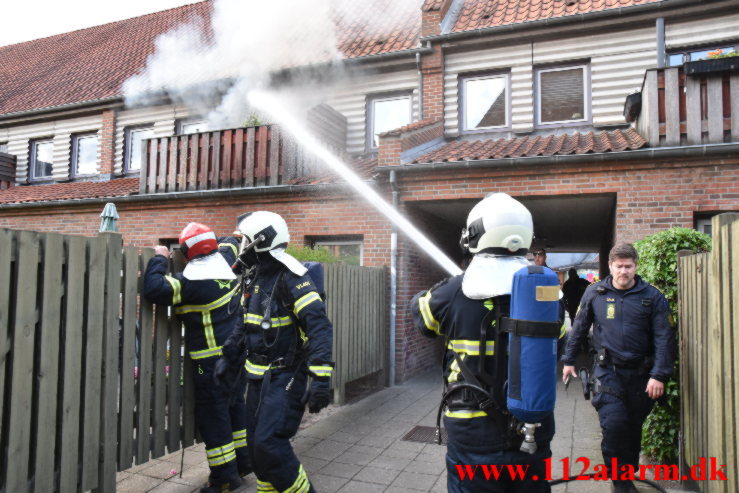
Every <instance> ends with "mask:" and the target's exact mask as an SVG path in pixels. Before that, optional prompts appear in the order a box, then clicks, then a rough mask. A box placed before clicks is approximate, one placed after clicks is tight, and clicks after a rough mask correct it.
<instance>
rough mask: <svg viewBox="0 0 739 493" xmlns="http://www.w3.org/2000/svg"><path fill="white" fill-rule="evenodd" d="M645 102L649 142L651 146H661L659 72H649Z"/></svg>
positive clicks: (645, 89) (646, 77)
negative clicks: (658, 92)
mask: <svg viewBox="0 0 739 493" xmlns="http://www.w3.org/2000/svg"><path fill="white" fill-rule="evenodd" d="M644 92H645V94H644V101H645V106H646V107H645V110H646V118H647V120H648V121H647V131H648V135H647V140H648V141H649V145H650V146H652V147H656V146H658V145H659V97H658V94H657V72H656V71H654V70H648V71H647V73H646V75H645V80H644Z"/></svg>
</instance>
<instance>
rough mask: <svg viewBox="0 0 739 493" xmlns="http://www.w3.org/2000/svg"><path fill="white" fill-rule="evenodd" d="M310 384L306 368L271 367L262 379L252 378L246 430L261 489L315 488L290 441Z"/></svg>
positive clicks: (247, 401)
mask: <svg viewBox="0 0 739 493" xmlns="http://www.w3.org/2000/svg"><path fill="white" fill-rule="evenodd" d="M292 378H294V380H293V382H292V384H291V385H290V389H289V390H288V389H287V387H288V383H289V382H290V380H291V379H292ZM306 384H307V373H306V371H305V370H304V369H302V368H301V369H299V370H294V369H280V370H270V371H267V372H266V373H265V374H264V378H263V379H262V380H249V384H248V388H247V395H246V430H247V434H248V435H249V443H248V450H249V457H250V459H251V463H252V466H253V467H254V473H255V474H256V476H257V489H258V491H264V492H271V491H278V492H283V491H286V490H290V491H296V492H301V493H304V492H308V491H311V492H313V491H315V490H314V489H313V487H312V486H311V484H310V481H309V480H308V476H307V474H306V473H305V470H304V469H303V466H302V465H301V464H300V461H299V460H298V458H297V456H296V455H295V452H294V451H293V448H292V445H291V444H290V438H292V437H293V436H295V434H296V433H297V432H298V427H299V426H300V420H301V419H302V418H303V413H304V412H305V403H304V402H303V397H304V395H305V391H306Z"/></svg>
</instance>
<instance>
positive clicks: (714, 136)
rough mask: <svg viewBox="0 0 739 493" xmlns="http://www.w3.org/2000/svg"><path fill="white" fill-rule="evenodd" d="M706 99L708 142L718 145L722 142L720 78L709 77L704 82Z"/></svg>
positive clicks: (721, 92)
mask: <svg viewBox="0 0 739 493" xmlns="http://www.w3.org/2000/svg"><path fill="white" fill-rule="evenodd" d="M706 85H707V88H706V96H707V98H708V142H709V143H710V144H720V143H722V142H723V141H724V110H723V88H722V87H721V86H722V82H721V77H711V78H709V79H708V81H707V82H706Z"/></svg>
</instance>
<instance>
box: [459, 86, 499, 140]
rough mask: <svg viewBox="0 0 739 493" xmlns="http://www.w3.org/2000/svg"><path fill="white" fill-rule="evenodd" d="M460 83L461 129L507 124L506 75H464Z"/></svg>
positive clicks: (477, 128)
mask: <svg viewBox="0 0 739 493" xmlns="http://www.w3.org/2000/svg"><path fill="white" fill-rule="evenodd" d="M461 85H462V87H461V100H462V104H461V109H462V113H461V115H462V130H465V131H472V130H482V129H488V128H500V127H507V126H508V75H506V74H502V75H488V76H479V77H465V78H463V79H462V81H461Z"/></svg>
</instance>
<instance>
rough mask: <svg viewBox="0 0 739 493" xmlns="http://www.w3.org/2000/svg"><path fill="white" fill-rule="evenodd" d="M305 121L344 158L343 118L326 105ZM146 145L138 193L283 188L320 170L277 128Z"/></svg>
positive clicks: (152, 141) (161, 140) (238, 130)
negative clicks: (278, 186)
mask: <svg viewBox="0 0 739 493" xmlns="http://www.w3.org/2000/svg"><path fill="white" fill-rule="evenodd" d="M306 116H307V125H308V128H309V130H310V131H311V132H312V133H313V135H315V136H316V138H317V139H318V140H319V141H321V142H323V143H324V144H325V145H326V146H327V147H328V148H329V149H331V150H332V151H334V152H335V153H337V154H339V155H342V154H343V152H344V149H343V146H344V145H345V142H346V118H344V116H343V115H341V114H340V113H338V112H336V111H335V110H333V109H332V108H330V107H329V106H327V105H319V106H317V107H315V108H313V109H312V110H310V111H309V112H308V113H307V115H306ZM144 144H145V145H143V146H142V161H141V162H142V166H141V173H140V180H141V186H140V193H141V194H150V193H171V192H182V191H191V190H217V189H224V188H250V187H259V186H275V185H283V184H287V183H290V182H291V181H293V180H295V179H296V178H299V177H302V176H311V175H315V174H316V172H318V171H319V168H320V165H319V164H318V162H317V160H316V159H315V158H314V157H312V155H310V154H309V153H306V152H305V150H304V149H302V148H301V147H300V146H299V145H298V144H297V143H296V142H295V141H294V140H293V139H292V138H291V137H290V136H289V135H287V134H285V133H284V132H282V131H281V129H280V127H279V126H278V125H262V126H258V127H247V128H236V129H231V130H219V131H214V132H204V133H199V134H191V135H174V136H172V137H160V138H155V139H149V140H146V141H144Z"/></svg>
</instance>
